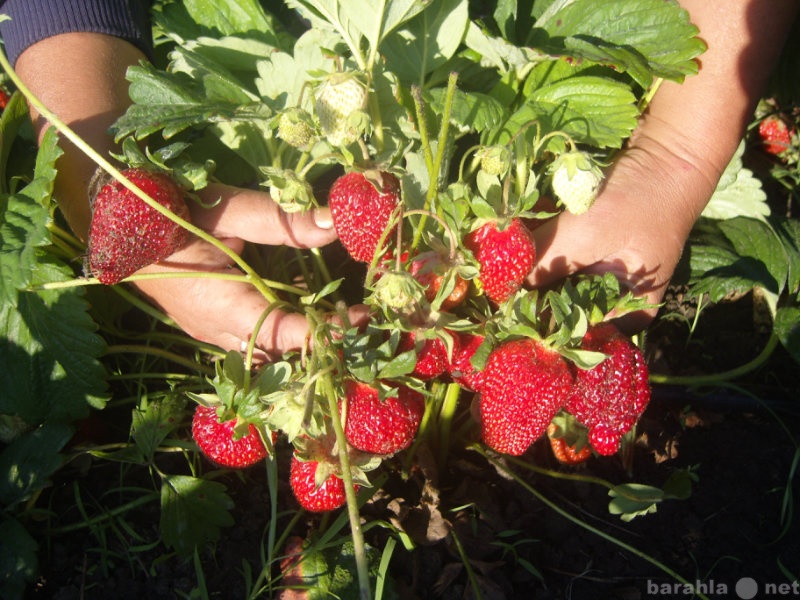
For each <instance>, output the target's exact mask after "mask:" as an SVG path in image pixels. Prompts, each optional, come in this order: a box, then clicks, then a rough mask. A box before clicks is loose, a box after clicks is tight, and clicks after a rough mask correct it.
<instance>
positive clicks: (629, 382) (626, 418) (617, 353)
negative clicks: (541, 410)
mask: <svg viewBox="0 0 800 600" xmlns="http://www.w3.org/2000/svg"><path fill="white" fill-rule="evenodd" d="M581 347H582V348H584V349H586V350H593V351H596V352H603V353H604V354H607V355H608V358H606V359H605V360H604V361H603V362H601V363H600V364H599V365H597V366H596V367H594V368H592V369H578V370H577V372H576V375H575V383H574V385H573V387H572V391H571V392H570V395H569V397H568V399H567V402H566V404H565V408H566V409H567V411H568V412H570V413H571V414H572V415H574V416H575V418H576V419H577V420H578V421H579V422H580V423H582V424H583V425H585V426H586V427H587V428H588V429H589V443H590V444H591V445H592V447H593V448H594V449H595V450H596V451H597V452H598V453H599V454H602V455H606V456H608V455H611V454H614V453H616V452H617V450H618V449H619V442H620V438H621V437H622V436H623V435H624V434H625V433H626V432H627V431H629V430H630V429H631V428H632V427H633V426H634V425H635V424H636V421H637V420H638V419H639V417H640V416H641V414H642V412H644V409H645V408H646V407H647V404H648V402H649V401H650V385H649V382H648V369H647V364H646V363H645V360H644V356H643V355H642V352H641V350H639V348H638V347H636V345H635V344H634V343H633V342H632V341H631V340H630V338H628V337H627V336H626V335H625V334H623V333H621V332H620V331H619V329H617V327H616V326H615V325H614V324H612V323H600V324H597V325H593V326H592V327H590V328H589V331H588V332H587V333H586V335H585V336H584V338H583V341H582V343H581Z"/></svg>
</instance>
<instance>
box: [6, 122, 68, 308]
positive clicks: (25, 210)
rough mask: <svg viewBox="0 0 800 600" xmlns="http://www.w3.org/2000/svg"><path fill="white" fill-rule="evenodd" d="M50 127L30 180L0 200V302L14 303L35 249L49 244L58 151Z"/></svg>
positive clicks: (28, 274) (27, 279) (29, 272)
mask: <svg viewBox="0 0 800 600" xmlns="http://www.w3.org/2000/svg"><path fill="white" fill-rule="evenodd" d="M57 143H58V137H57V135H56V133H55V129H54V128H52V127H51V128H48V129H47V131H46V132H45V135H44V137H43V139H42V142H41V146H40V149H39V152H38V154H37V156H36V167H35V169H34V174H33V180H32V181H31V182H30V183H29V184H28V185H26V186H25V187H24V188H23V189H22V190H20V191H19V192H17V193H16V194H13V195H11V196H9V197H8V198H7V199H6V200H5V201H2V200H0V211H1V212H0V303H2V304H5V303H8V304H15V303H16V302H17V291H18V290H20V289H22V288H24V287H26V286H27V285H28V284H29V283H30V281H31V278H32V273H33V270H34V266H35V264H36V261H37V248H40V247H41V246H44V245H46V244H48V243H49V242H50V232H49V230H48V228H47V227H48V225H49V223H50V221H51V217H50V209H49V201H50V197H51V195H52V193H53V182H54V181H55V174H56V171H55V166H54V165H55V161H56V160H57V159H58V157H59V156H61V154H62V152H61V150H60V148H59V147H58V146H57Z"/></svg>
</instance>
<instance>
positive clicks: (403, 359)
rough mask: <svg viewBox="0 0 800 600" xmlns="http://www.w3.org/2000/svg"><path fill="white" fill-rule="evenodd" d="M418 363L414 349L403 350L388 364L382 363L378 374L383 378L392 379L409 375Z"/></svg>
mask: <svg viewBox="0 0 800 600" xmlns="http://www.w3.org/2000/svg"><path fill="white" fill-rule="evenodd" d="M416 364H417V354H416V352H414V351H413V350H409V351H407V352H401V353H400V354H398V355H397V356H395V357H394V358H393V359H391V360H390V361H389V362H387V363H386V364H384V365H382V366H381V368H380V370H379V371H378V374H377V376H378V377H379V378H382V379H392V378H394V377H402V376H403V375H408V374H409V373H411V372H412V371H413V370H414V366H415V365H416Z"/></svg>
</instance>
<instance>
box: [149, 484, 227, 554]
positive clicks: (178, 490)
mask: <svg viewBox="0 0 800 600" xmlns="http://www.w3.org/2000/svg"><path fill="white" fill-rule="evenodd" d="M225 490H226V488H225V486H224V485H223V484H221V483H219V482H216V481H207V480H205V479H200V478H198V477H189V476H185V475H165V476H164V478H163V481H162V485H161V521H160V530H161V539H162V540H163V541H164V543H165V544H166V545H167V547H169V548H173V549H174V550H175V551H176V552H177V553H178V554H181V555H184V556H185V555H188V554H191V552H192V551H193V550H194V549H195V548H197V547H199V546H201V545H202V544H204V543H206V542H209V541H216V540H217V539H218V538H219V535H220V529H221V528H222V527H230V526H231V525H233V517H232V516H231V513H230V511H231V509H232V508H233V501H232V500H231V498H230V496H228V494H227V493H226V491H225Z"/></svg>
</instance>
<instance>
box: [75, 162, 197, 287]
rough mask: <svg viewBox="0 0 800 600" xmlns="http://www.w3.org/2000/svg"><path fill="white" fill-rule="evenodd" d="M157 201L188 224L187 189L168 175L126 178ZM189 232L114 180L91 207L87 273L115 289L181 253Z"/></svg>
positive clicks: (133, 173)
mask: <svg viewBox="0 0 800 600" xmlns="http://www.w3.org/2000/svg"><path fill="white" fill-rule="evenodd" d="M122 174H123V175H125V177H126V178H127V179H129V180H130V181H131V183H133V184H134V185H136V186H137V187H138V188H139V189H141V190H142V191H143V192H145V193H146V194H147V195H149V196H150V197H151V198H153V200H155V201H157V202H158V203H159V204H161V205H162V206H165V207H166V208H168V209H169V210H171V211H172V212H174V213H175V214H177V215H178V216H179V217H181V218H183V219H188V217H189V210H188V208H187V206H186V202H185V200H184V197H183V190H182V189H181V188H180V186H178V184H177V183H175V182H174V181H173V180H172V179H171V178H170V177H169V176H168V175H166V174H164V173H155V172H153V171H148V170H145V169H139V168H135V169H127V170H125V171H123V173H122ZM188 237H189V233H188V232H187V231H186V230H185V229H184V228H183V227H181V226H179V225H177V224H176V223H174V222H173V221H171V220H170V219H168V218H167V217H166V216H164V215H162V214H161V213H159V212H158V211H156V210H155V209H154V208H151V207H150V206H148V205H147V204H146V203H145V202H144V201H142V200H141V199H140V198H139V197H137V196H136V194H134V193H133V192H131V191H130V190H128V189H127V188H126V187H125V186H123V185H122V184H121V183H120V182H118V181H116V180H113V181H111V182H109V183H107V184H106V185H104V186H103V187H102V188H101V189H100V192H99V193H98V194H97V197H96V198H95V199H94V203H93V206H92V224H91V229H90V231H89V260H88V262H89V269H90V271H91V273H92V274H94V275H95V276H96V277H97V278H98V279H99V280H100V282H101V283H104V284H107V285H111V284H114V283H117V282H119V281H121V280H122V279H124V278H125V277H128V276H129V275H132V274H133V273H134V272H136V271H138V270H139V269H141V268H142V267H146V266H147V265H150V264H152V263H155V262H158V261H159V260H161V259H164V258H167V257H168V256H170V255H171V254H173V253H175V252H176V251H177V250H179V249H180V248H181V247H182V246H183V245H184V244H185V243H186V241H187V240H188Z"/></svg>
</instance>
